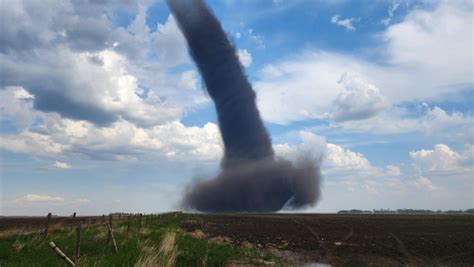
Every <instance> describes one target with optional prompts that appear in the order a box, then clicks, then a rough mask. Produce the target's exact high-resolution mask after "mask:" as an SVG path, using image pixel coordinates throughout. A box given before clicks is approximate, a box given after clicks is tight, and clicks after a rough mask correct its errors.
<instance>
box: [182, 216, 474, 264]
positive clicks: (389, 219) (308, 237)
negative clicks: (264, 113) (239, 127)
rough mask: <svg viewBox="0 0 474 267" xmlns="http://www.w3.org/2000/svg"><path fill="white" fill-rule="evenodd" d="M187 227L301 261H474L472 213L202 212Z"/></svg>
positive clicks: (211, 237)
mask: <svg viewBox="0 0 474 267" xmlns="http://www.w3.org/2000/svg"><path fill="white" fill-rule="evenodd" d="M181 228H183V229H184V230H186V231H189V232H196V231H201V232H202V233H204V235H205V238H208V239H210V240H213V239H214V240H215V239H218V240H219V241H221V242H222V241H225V242H228V243H231V244H232V245H235V246H238V247H256V248H261V249H264V250H266V251H268V252H270V253H272V254H273V255H275V256H277V257H280V258H283V259H285V260H287V261H288V260H289V261H291V262H295V263H309V262H322V263H329V264H332V265H335V266H342V265H351V266H354V265H356V266H360V265H362V266H364V265H370V266H387V265H392V266H393V265H414V266H420V265H422V266H426V265H449V266H452V265H455V266H473V264H474V216H472V215H375V214H373V215H372V214H368V215H336V214H304V215H302V214H245V215H241V214H220V215H216V214H213V215H210V214H209V215H205V214H200V215H193V216H192V219H191V220H187V221H184V222H183V223H182V224H181Z"/></svg>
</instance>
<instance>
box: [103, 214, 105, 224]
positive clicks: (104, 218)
mask: <svg viewBox="0 0 474 267" xmlns="http://www.w3.org/2000/svg"><path fill="white" fill-rule="evenodd" d="M104 222H105V214H102V224H103V223H104Z"/></svg>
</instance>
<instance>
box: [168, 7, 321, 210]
mask: <svg viewBox="0 0 474 267" xmlns="http://www.w3.org/2000/svg"><path fill="white" fill-rule="evenodd" d="M168 6H169V7H170V9H171V11H172V13H173V15H174V16H175V18H176V20H177V22H178V25H179V27H180V29H181V31H182V33H183V35H184V36H185V38H186V40H187V43H188V47H189V51H190V54H191V56H192V58H193V59H194V61H195V63H196V65H197V67H198V69H199V72H200V73H201V75H202V77H203V80H204V82H205V84H206V88H207V91H208V93H209V95H210V97H211V98H212V100H213V101H214V104H215V108H216V112H217V116H218V121H219V128H220V132H221V135H222V140H223V142H224V157H223V159H222V162H221V170H220V173H219V174H218V175H217V177H214V178H212V179H207V180H203V181H196V182H193V183H192V184H190V185H189V186H188V188H187V190H186V192H185V195H184V197H183V200H182V203H181V204H182V206H183V208H185V209H192V210H198V211H203V212H223V211H240V212H273V211H278V210H280V209H282V208H284V207H285V208H289V209H296V208H302V207H307V206H313V205H314V204H315V203H316V202H317V200H318V199H319V195H320V190H319V182H320V172H319V166H318V164H317V161H315V160H314V159H311V157H302V159H300V160H297V161H296V162H295V163H293V162H290V161H287V160H283V159H278V158H276V157H275V153H274V151H273V148H272V144H271V138H270V135H269V134H268V132H267V130H266V129H265V127H264V125H263V122H262V119H261V118H260V113H259V111H258V109H257V106H256V102H255V100H256V94H255V91H254V90H253V89H252V86H251V84H250V83H249V81H248V80H247V77H246V75H245V73H244V71H243V68H242V66H241V64H240V62H239V60H238V58H237V56H236V53H235V48H234V47H233V46H232V45H231V43H230V42H229V40H228V39H227V36H226V34H225V32H224V30H223V29H222V27H221V25H220V23H219V21H218V20H217V18H216V17H215V16H214V15H213V14H212V12H211V11H210V10H209V8H208V7H207V6H206V5H205V3H204V2H203V1H201V0H168Z"/></svg>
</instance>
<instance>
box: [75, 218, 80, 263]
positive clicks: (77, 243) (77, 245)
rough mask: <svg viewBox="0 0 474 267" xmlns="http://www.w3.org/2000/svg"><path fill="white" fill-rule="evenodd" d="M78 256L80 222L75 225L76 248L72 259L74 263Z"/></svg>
mask: <svg viewBox="0 0 474 267" xmlns="http://www.w3.org/2000/svg"><path fill="white" fill-rule="evenodd" d="M80 257H81V222H79V223H78V224H77V227H76V249H75V251H74V259H75V261H76V263H77V261H78V260H79V258H80Z"/></svg>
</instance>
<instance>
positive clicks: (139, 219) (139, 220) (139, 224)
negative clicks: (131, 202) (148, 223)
mask: <svg viewBox="0 0 474 267" xmlns="http://www.w3.org/2000/svg"><path fill="white" fill-rule="evenodd" d="M141 230H142V214H141V213H140V214H139V215H138V235H140V231H141Z"/></svg>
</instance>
